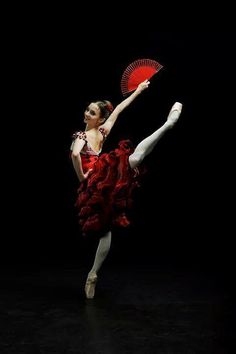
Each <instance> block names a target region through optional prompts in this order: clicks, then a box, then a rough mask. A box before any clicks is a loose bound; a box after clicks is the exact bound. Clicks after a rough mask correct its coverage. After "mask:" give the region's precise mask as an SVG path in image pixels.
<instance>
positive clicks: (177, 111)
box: [167, 102, 183, 127]
mask: <svg viewBox="0 0 236 354" xmlns="http://www.w3.org/2000/svg"><path fill="white" fill-rule="evenodd" d="M182 107H183V105H182V103H180V102H175V103H174V104H173V106H172V108H171V110H170V113H169V115H168V117H167V122H168V123H169V124H170V127H173V126H174V124H175V123H176V122H177V120H178V119H179V116H180V114H181V111H182ZM174 112H175V114H174Z"/></svg>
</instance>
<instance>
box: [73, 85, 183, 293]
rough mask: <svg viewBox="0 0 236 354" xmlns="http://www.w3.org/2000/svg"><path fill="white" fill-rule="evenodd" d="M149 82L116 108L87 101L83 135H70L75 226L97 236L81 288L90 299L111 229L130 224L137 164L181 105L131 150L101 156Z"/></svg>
mask: <svg viewBox="0 0 236 354" xmlns="http://www.w3.org/2000/svg"><path fill="white" fill-rule="evenodd" d="M149 84H150V82H149V81H148V80H145V81H143V82H142V83H140V84H139V86H138V87H137V89H136V90H135V91H134V92H133V93H132V94H131V95H130V96H129V97H128V98H126V99H124V100H123V101H122V102H121V103H120V104H118V105H117V106H116V108H115V109H113V106H112V104H111V103H110V102H109V101H97V102H92V103H90V105H89V106H88V107H87V108H86V110H85V112H84V122H85V123H86V128H85V131H84V132H82V131H80V132H77V133H75V134H74V136H73V137H74V140H73V143H72V146H71V150H72V153H71V157H72V162H73V166H74V169H75V172H76V174H77V176H78V179H79V181H80V182H81V184H80V187H79V189H78V198H77V202H76V205H77V207H78V209H79V222H80V225H81V227H82V231H83V234H84V235H87V234H89V233H95V234H96V235H97V236H98V237H99V244H98V248H97V252H96V256H95V260H94V264H93V266H92V269H91V270H90V272H89V273H88V277H87V280H86V284H85V293H86V297H87V298H88V299H92V298H93V297H94V294H95V286H96V282H97V273H98V271H99V269H100V268H101V265H102V263H103V261H104V260H105V258H106V256H107V254H108V252H109V249H110V244H111V229H112V227H113V226H123V227H125V226H127V225H129V220H128V210H129V209H130V208H131V206H132V195H133V191H134V189H135V188H136V187H137V186H138V185H139V182H138V181H139V177H140V175H141V171H142V169H141V168H140V164H141V162H142V161H143V159H144V158H145V156H147V155H148V154H149V153H150V152H151V151H152V150H153V148H154V146H155V145H156V143H157V142H158V141H159V139H160V138H161V137H162V136H163V134H164V133H165V132H167V131H168V130H169V129H171V128H172V127H173V126H174V124H175V123H176V122H177V120H178V118H179V115H180V113H181V110H182V104H181V103H179V102H176V103H175V104H174V105H173V107H172V109H171V111H170V113H169V115H168V117H167V121H166V122H165V123H164V124H163V125H162V126H161V127H160V128H159V129H158V130H156V131H155V132H154V133H153V134H152V135H150V136H149V137H147V138H146V139H144V140H143V141H142V142H141V143H139V144H138V145H137V147H136V148H135V149H134V148H133V147H132V143H131V142H130V141H129V140H122V141H121V142H120V143H119V146H118V148H117V149H115V150H113V151H111V152H110V153H103V154H101V151H102V146H103V143H104V141H105V140H106V138H107V136H108V135H109V133H110V131H111V129H112V127H113V125H114V123H115V122H116V120H117V118H118V116H119V114H120V113H121V112H122V111H123V110H124V109H125V108H126V107H127V106H128V105H129V104H130V103H131V102H132V101H134V100H135V98H136V97H137V96H139V94H141V93H142V92H143V91H144V90H146V89H147V88H148V86H149ZM100 154H101V155H100Z"/></svg>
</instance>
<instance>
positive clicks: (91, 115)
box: [84, 102, 102, 126]
mask: <svg viewBox="0 0 236 354" xmlns="http://www.w3.org/2000/svg"><path fill="white" fill-rule="evenodd" d="M100 114H101V111H100V108H99V107H98V105H97V104H96V103H93V102H92V103H90V105H89V106H88V107H87V108H86V109H85V111H84V123H86V124H89V125H92V126H96V125H98V124H101V120H102V119H101V117H100Z"/></svg>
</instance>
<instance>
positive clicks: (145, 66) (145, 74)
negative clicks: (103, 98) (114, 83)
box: [121, 59, 163, 96]
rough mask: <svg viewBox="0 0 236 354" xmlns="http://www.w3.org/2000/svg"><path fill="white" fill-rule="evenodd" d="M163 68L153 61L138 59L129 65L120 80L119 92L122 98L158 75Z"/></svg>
mask: <svg viewBox="0 0 236 354" xmlns="http://www.w3.org/2000/svg"><path fill="white" fill-rule="evenodd" d="M161 68H163V66H162V65H161V64H159V63H158V62H157V61H155V60H151V59H138V60H135V61H134V62H133V63H131V64H130V65H129V66H128V67H127V68H126V69H125V71H124V73H123V75H122V78H121V92H122V94H123V96H125V95H127V94H128V93H130V92H132V91H134V90H136V88H137V87H138V85H139V84H140V83H141V82H143V81H144V80H146V79H148V80H149V79H150V78H151V77H152V76H153V75H155V74H156V73H158V72H159V71H160V70H161Z"/></svg>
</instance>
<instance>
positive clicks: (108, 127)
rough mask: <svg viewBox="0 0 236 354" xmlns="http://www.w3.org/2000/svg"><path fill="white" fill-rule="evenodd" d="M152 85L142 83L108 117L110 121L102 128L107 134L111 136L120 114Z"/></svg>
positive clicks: (145, 81)
mask: <svg viewBox="0 0 236 354" xmlns="http://www.w3.org/2000/svg"><path fill="white" fill-rule="evenodd" d="M149 84H150V81H148V80H144V81H143V82H141V83H140V84H139V85H138V87H137V89H136V90H135V91H134V92H133V93H132V94H131V95H130V96H129V97H127V98H126V99H124V100H123V101H122V102H121V103H119V104H118V105H117V106H116V108H115V109H114V111H113V112H112V113H111V115H110V116H109V117H108V119H107V120H106V122H105V123H104V124H102V125H101V128H103V129H105V131H106V132H107V134H109V132H110V130H111V129H112V127H113V125H114V124H115V122H116V120H117V118H118V116H119V114H120V113H121V112H122V111H123V110H124V109H125V108H126V107H128V106H129V105H130V103H131V102H133V101H134V100H135V99H136V97H138V96H139V95H140V93H141V92H143V91H144V90H146V89H147V88H148V86H149Z"/></svg>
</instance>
